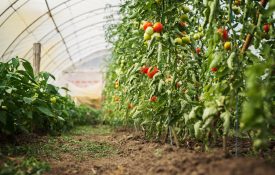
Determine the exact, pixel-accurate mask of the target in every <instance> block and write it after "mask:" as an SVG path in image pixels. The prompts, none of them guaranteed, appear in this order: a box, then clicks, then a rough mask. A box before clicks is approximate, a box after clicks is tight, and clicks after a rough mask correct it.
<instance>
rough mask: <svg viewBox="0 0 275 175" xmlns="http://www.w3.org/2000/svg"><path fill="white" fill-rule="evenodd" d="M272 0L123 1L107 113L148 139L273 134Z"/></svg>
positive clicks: (257, 142) (259, 139)
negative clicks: (137, 130) (139, 129)
mask: <svg viewBox="0 0 275 175" xmlns="http://www.w3.org/2000/svg"><path fill="white" fill-rule="evenodd" d="M274 9H275V3H274V1H270V2H268V1H265V0H261V1H250V0H246V1H241V0H235V1H227V0H204V1H198V0H188V1H187V0H148V1H146V2H144V1H138V0H133V1H125V2H124V4H123V5H122V6H121V9H120V14H121V16H122V17H121V18H122V21H121V23H119V24H117V25H112V26H110V27H109V30H108V31H107V32H106V38H107V40H108V41H109V42H110V43H112V44H113V46H114V49H113V55H112V62H111V64H110V65H109V69H108V72H107V74H106V79H107V83H106V86H105V90H104V95H105V102H104V116H105V118H106V119H107V120H110V121H113V122H114V123H124V124H133V125H134V126H136V127H138V128H141V129H143V130H144V131H145V133H146V135H147V136H148V137H154V138H157V139H163V138H164V140H166V139H167V136H168V135H170V136H171V138H173V140H174V141H175V142H180V141H184V140H188V139H196V140H198V141H201V142H202V143H203V144H204V145H209V144H212V143H216V141H217V140H221V139H223V141H224V142H223V143H224V146H225V147H226V141H227V137H228V136H233V134H235V135H236V136H237V137H247V138H250V139H252V141H253V146H254V148H256V149H258V148H262V147H264V146H267V145H268V143H269V142H270V141H271V140H273V139H274V137H273V136H274V129H275V81H274V79H275V67H274V65H275V42H274V40H275V34H274V21H275V20H274Z"/></svg>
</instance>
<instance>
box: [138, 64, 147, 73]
mask: <svg viewBox="0 0 275 175" xmlns="http://www.w3.org/2000/svg"><path fill="white" fill-rule="evenodd" d="M148 70H149V67H147V66H145V65H144V66H142V67H141V68H140V72H141V73H143V74H147V72H148Z"/></svg>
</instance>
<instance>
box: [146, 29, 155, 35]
mask: <svg viewBox="0 0 275 175" xmlns="http://www.w3.org/2000/svg"><path fill="white" fill-rule="evenodd" d="M145 33H147V34H148V35H152V34H153V33H154V29H153V27H147V29H146V30H145Z"/></svg>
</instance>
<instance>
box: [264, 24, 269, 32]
mask: <svg viewBox="0 0 275 175" xmlns="http://www.w3.org/2000/svg"><path fill="white" fill-rule="evenodd" d="M263 29H264V31H265V33H268V32H269V25H268V24H265V25H264V26H263Z"/></svg>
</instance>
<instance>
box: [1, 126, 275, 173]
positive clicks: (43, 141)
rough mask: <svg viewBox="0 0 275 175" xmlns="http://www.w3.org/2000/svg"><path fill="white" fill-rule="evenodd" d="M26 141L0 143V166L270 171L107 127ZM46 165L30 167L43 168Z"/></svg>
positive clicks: (257, 161)
mask: <svg viewBox="0 0 275 175" xmlns="http://www.w3.org/2000/svg"><path fill="white" fill-rule="evenodd" d="M28 137H30V136H28ZM31 138H32V139H28V138H24V137H21V138H19V140H18V142H19V143H20V144H19V145H17V146H16V147H15V148H11V147H9V146H7V145H1V152H2V154H0V157H1V159H2V161H0V165H1V164H2V165H3V164H4V162H5V161H8V162H10V161H15V162H20V161H21V162H22V160H23V159H26V158H27V157H28V158H29V157H33V158H34V159H35V160H36V159H37V160H39V161H42V162H46V164H48V165H49V166H50V167H51V168H50V170H49V171H48V172H46V173H45V174H47V175H74V174H75V175H76V174H81V175H93V174H106V175H127V174H133V175H137V174H148V175H153V174H169V175H170V174H186V175H205V174H211V175H220V174H223V175H231V174H232V175H233V174H234V175H246V174H247V175H263V174H264V175H271V174H274V172H275V166H272V162H270V160H266V159H265V160H264V159H261V158H256V157H254V156H251V155H250V156H249V155H246V156H242V157H237V158H236V157H234V156H225V155H224V154H223V152H222V151H221V150H220V149H212V150H211V151H209V152H200V151H198V150H197V151H195V150H191V149H187V148H176V147H175V146H171V145H168V144H161V143H157V142H152V141H147V140H145V139H144V137H143V135H142V133H136V132H130V131H129V130H121V129H120V130H117V129H112V128H111V127H108V126H97V127H94V126H82V127H78V128H76V129H75V130H73V131H71V132H70V133H67V134H63V135H61V136H56V137H50V136H43V137H41V136H39V137H38V136H35V135H32V136H31ZM30 140H31V141H30ZM3 160H4V161H3ZM273 163H274V162H273ZM21 164H22V163H21ZM25 164H26V163H25ZM34 164H35V163H33V162H32V164H31V165H32V166H34ZM46 164H42V165H41V164H37V163H36V164H35V165H36V166H37V167H41V166H42V167H45V168H44V169H45V170H46V169H48V167H46ZM27 165H29V164H27ZM0 167H1V166H0ZM2 167H3V166H2ZM37 167H36V168H37ZM34 169H35V168H32V169H30V168H27V171H32V170H34ZM0 174H1V171H0ZM2 174H5V173H3V172H2Z"/></svg>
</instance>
